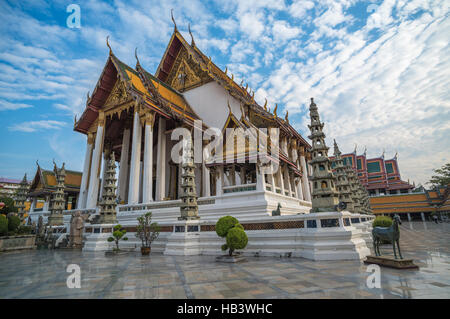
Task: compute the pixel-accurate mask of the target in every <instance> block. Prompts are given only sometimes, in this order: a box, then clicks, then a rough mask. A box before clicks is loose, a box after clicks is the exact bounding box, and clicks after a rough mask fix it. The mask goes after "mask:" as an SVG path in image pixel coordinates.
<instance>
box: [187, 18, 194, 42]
mask: <svg viewBox="0 0 450 319" xmlns="http://www.w3.org/2000/svg"><path fill="white" fill-rule="evenodd" d="M188 30H189V34H190V36H191V46H193V47H195V41H194V36H193V35H192V32H191V24H190V23H189V24H188Z"/></svg>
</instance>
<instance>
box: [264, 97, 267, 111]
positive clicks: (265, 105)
mask: <svg viewBox="0 0 450 319" xmlns="http://www.w3.org/2000/svg"><path fill="white" fill-rule="evenodd" d="M264 110H265V111H267V98H266V101H265V102H264Z"/></svg>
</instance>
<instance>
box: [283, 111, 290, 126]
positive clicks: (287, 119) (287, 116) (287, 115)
mask: <svg viewBox="0 0 450 319" xmlns="http://www.w3.org/2000/svg"><path fill="white" fill-rule="evenodd" d="M284 120H285V121H286V122H287V123H288V124H289V111H287V110H286V116H285V117H284Z"/></svg>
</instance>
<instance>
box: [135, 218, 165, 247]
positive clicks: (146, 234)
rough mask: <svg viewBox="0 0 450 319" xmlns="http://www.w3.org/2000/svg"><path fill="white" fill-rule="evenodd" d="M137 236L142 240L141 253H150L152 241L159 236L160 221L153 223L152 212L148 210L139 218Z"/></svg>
mask: <svg viewBox="0 0 450 319" xmlns="http://www.w3.org/2000/svg"><path fill="white" fill-rule="evenodd" d="M137 220H138V222H139V224H138V226H137V228H136V237H137V238H139V239H140V240H141V241H142V246H141V254H142V255H149V254H150V246H151V245H152V242H153V241H154V240H156V238H158V236H159V230H160V228H159V225H158V223H152V213H151V212H148V213H145V214H144V215H142V216H140V217H138V218H137Z"/></svg>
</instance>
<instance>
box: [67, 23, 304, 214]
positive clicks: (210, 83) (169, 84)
mask: <svg viewBox="0 0 450 319" xmlns="http://www.w3.org/2000/svg"><path fill="white" fill-rule="evenodd" d="M191 36H192V34H191ZM108 46H109V44H108ZM109 48H110V51H109V56H108V58H107V61H106V64H105V66H104V69H103V71H102V73H101V75H100V78H99V80H98V82H97V85H96V87H95V89H94V91H93V93H92V95H91V96H90V95H89V94H88V98H87V101H86V108H85V110H84V112H83V114H82V115H81V117H80V119H78V120H76V119H75V123H74V130H75V131H77V132H80V133H82V134H84V135H85V136H86V155H85V160H84V169H83V174H82V180H81V185H80V194H79V198H78V201H77V209H81V210H82V209H95V208H96V207H98V205H99V200H100V199H101V194H100V193H101V191H100V190H101V189H103V188H102V187H101V186H100V183H101V180H104V178H102V177H104V175H105V173H106V165H107V160H106V159H107V158H109V154H111V152H114V154H115V155H116V160H117V162H118V167H119V169H118V182H117V183H118V190H117V194H118V202H119V207H118V210H119V212H121V211H128V210H136V209H137V210H139V209H140V208H142V209H144V208H145V207H147V208H152V207H155V208H156V207H171V206H176V205H178V206H179V205H180V203H181V199H182V198H183V189H185V188H186V187H185V185H183V182H182V176H183V174H184V173H186V172H183V167H182V164H181V163H179V162H175V161H174V160H173V159H172V156H171V151H172V149H173V148H174V146H176V144H177V143H179V140H178V139H177V140H172V139H171V135H172V132H173V131H174V130H176V129H177V128H186V129H187V130H188V131H190V132H191V133H192V135H193V136H195V135H196V134H200V136H201V135H202V134H203V136H204V135H205V134H208V133H210V132H211V131H214V130H215V131H219V132H223V133H224V134H223V135H221V134H219V135H220V137H218V136H215V135H214V134H213V135H212V137H211V136H210V137H209V139H211V140H213V141H214V142H216V141H219V142H220V143H222V145H223V149H217V150H218V151H217V150H216V151H215V152H212V153H211V154H212V157H211V158H206V157H205V155H204V149H205V148H206V147H207V146H208V143H210V141H209V140H206V139H205V138H203V142H201V143H200V145H198V144H196V143H195V142H194V151H195V152H196V154H195V158H196V159H198V156H200V160H199V161H197V160H196V161H195V164H194V168H193V173H194V176H195V177H194V180H195V187H192V189H193V190H195V192H196V195H197V197H198V205H199V214H200V215H201V211H202V204H207V203H209V204H211V203H215V204H218V203H222V205H216V207H220V209H221V210H223V211H224V212H229V211H230V208H231V207H234V206H239V207H240V208H241V209H242V211H243V212H245V211H247V212H250V211H254V210H255V209H258V211H259V212H261V213H262V214H267V213H268V212H270V211H271V210H272V209H274V208H275V207H276V206H277V204H278V203H280V202H281V203H282V207H283V209H282V213H283V214H297V213H299V212H305V213H306V212H308V211H309V209H310V208H311V192H310V185H309V182H308V160H309V159H310V158H309V155H308V154H309V150H310V148H311V146H310V145H309V144H308V142H307V141H306V140H305V139H304V138H303V137H302V136H301V135H300V134H299V133H298V132H297V131H296V130H295V129H294V128H293V127H292V126H291V125H290V124H289V119H288V115H287V114H286V116H285V117H284V119H283V118H280V117H279V116H278V115H277V107H275V108H274V109H273V112H272V113H271V112H270V111H268V109H267V105H264V106H260V105H259V104H258V103H256V102H255V100H254V92H251V91H249V89H248V85H246V86H244V85H243V83H241V84H237V83H236V82H235V81H234V76H233V75H232V74H228V71H227V69H225V70H224V71H222V70H221V69H219V67H217V66H216V65H215V64H214V63H213V62H212V61H211V59H210V58H208V57H207V56H206V55H205V54H203V53H202V52H201V51H200V50H199V48H198V47H197V46H196V45H195V41H194V39H193V37H192V41H191V43H188V42H187V41H186V40H185V39H184V38H183V36H182V35H181V34H180V32H179V31H178V30H177V28H176V26H175V29H174V32H173V34H172V36H171V39H170V41H169V44H168V46H167V49H166V51H165V52H164V55H163V57H162V59H161V62H160V64H159V66H158V68H157V70H156V72H155V74H154V75H153V74H151V73H150V72H148V71H146V70H145V69H144V67H143V66H141V64H140V62H139V59H138V57H137V54H136V60H137V63H136V66H135V67H134V68H133V67H130V66H128V65H126V64H125V63H123V62H122V61H120V60H119V59H118V58H117V57H116V56H115V55H114V53H113V51H112V49H111V47H109ZM200 121H201V122H200ZM195 123H200V125H199V126H198V127H197V126H196V124H195ZM267 128H268V129H271V128H274V129H278V132H279V133H278V134H279V136H277V137H279V142H278V143H271V142H270V141H268V140H267V139H265V138H266V137H267V134H268V133H267V131H265V130H266V129H267ZM227 129H242V130H245V132H249V131H251V132H253V133H255V132H256V134H253V133H250V134H248V135H247V138H248V140H246V142H245V146H244V147H238V148H236V145H235V144H234V143H233V142H234V139H233V138H230V137H229V136H228V135H226V130H227ZM255 139H256V140H258V141H260V142H261V143H259V144H257V145H256V147H255V146H253V143H251V142H250V141H251V140H255ZM230 143H231V144H232V145H229V144H230ZM262 147H263V148H267V149H268V150H270V154H268V156H267V157H266V158H263V159H260V158H259V157H258V156H256V157H255V154H258V153H259V151H260V148H262ZM219 153H220V154H219ZM198 154H200V155H198ZM273 154H277V156H276V158H275V156H273ZM219 155H220V156H219ZM267 165H269V166H271V167H275V166H276V168H277V169H275V170H273V174H272V173H271V172H272V171H268V170H267V169H265V167H266V166H267ZM254 191H257V195H255V194H252V196H254V197H253V200H254V201H253V202H249V201H248V200H245V196H246V194H251V193H249V192H254ZM159 202H164V203H165V204H164V205H163V206H161V204H158V203H159ZM227 203H228V204H227ZM242 205H243V206H242ZM216 209H218V208H216Z"/></svg>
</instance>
